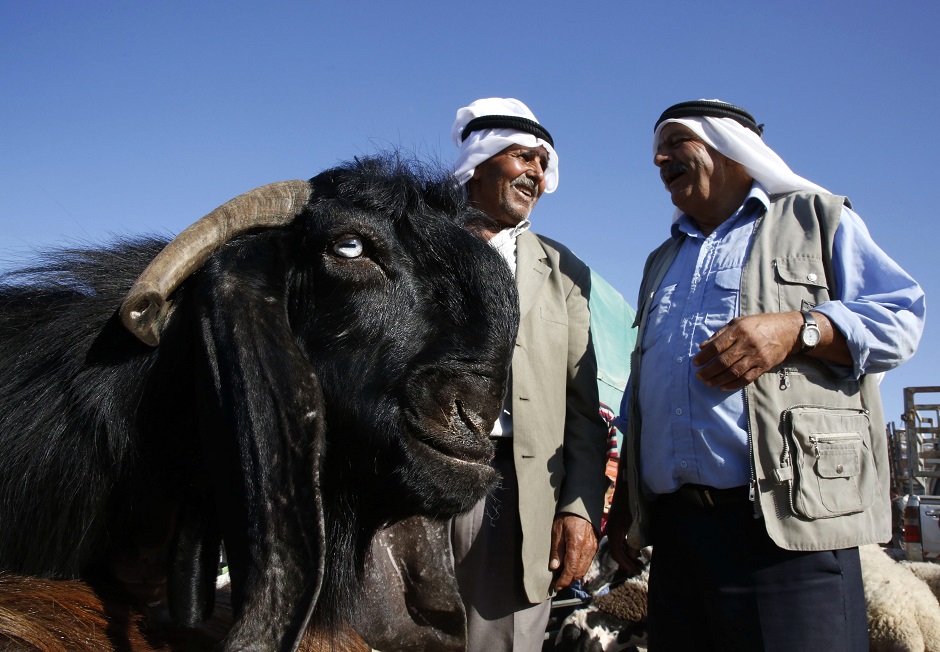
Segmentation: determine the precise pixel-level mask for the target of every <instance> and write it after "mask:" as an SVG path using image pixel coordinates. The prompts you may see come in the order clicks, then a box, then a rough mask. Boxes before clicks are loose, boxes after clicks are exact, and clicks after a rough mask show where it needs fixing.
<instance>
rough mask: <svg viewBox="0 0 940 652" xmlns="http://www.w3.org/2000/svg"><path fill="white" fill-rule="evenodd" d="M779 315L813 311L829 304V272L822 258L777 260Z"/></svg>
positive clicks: (791, 257) (804, 257)
mask: <svg viewBox="0 0 940 652" xmlns="http://www.w3.org/2000/svg"><path fill="white" fill-rule="evenodd" d="M774 270H775V273H776V279H777V301H778V305H777V311H778V312H789V311H791V310H810V309H812V308H815V307H816V306H817V305H819V304H820V303H824V302H826V301H828V300H829V286H828V284H827V283H826V268H825V266H824V265H823V261H822V259H821V258H814V257H809V256H789V257H785V258H775V259H774Z"/></svg>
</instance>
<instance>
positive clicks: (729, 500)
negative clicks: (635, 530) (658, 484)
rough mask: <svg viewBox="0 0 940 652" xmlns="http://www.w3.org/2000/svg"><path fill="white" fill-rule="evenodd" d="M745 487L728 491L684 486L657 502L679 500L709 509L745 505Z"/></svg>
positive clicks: (747, 491) (698, 486)
mask: <svg viewBox="0 0 940 652" xmlns="http://www.w3.org/2000/svg"><path fill="white" fill-rule="evenodd" d="M749 495H750V492H749V490H748V487H747V485H745V486H742V487H731V488H730V489H716V488H715V487H707V486H705V485H701V484H684V485H682V486H680V487H679V488H678V489H677V490H676V491H674V492H673V493H671V494H663V495H661V496H659V498H658V500H663V499H664V498H665V499H673V500H679V501H681V502H683V503H686V504H688V505H694V506H695V507H701V508H704V509H710V508H713V507H720V506H722V505H734V504H741V503H746V502H748V501H749V500H750V498H749Z"/></svg>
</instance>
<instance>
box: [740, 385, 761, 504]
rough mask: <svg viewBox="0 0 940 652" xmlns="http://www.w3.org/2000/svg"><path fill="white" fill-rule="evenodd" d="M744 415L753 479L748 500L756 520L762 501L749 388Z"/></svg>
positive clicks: (745, 393) (746, 393)
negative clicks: (759, 494) (755, 459)
mask: <svg viewBox="0 0 940 652" xmlns="http://www.w3.org/2000/svg"><path fill="white" fill-rule="evenodd" d="M743 392H744V414H745V415H747V416H746V420H747V449H748V451H749V453H750V460H749V461H750V463H751V469H750V470H751V478H750V480H749V481H748V490H747V498H748V500H750V501H751V503H752V504H753V505H754V518H760V501H759V500H757V464H756V462H755V461H754V455H755V453H754V435H753V434H752V428H751V410H750V409H749V407H748V398H747V395H748V392H747V387H745V388H744V390H743Z"/></svg>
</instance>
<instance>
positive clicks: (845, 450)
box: [621, 192, 891, 550]
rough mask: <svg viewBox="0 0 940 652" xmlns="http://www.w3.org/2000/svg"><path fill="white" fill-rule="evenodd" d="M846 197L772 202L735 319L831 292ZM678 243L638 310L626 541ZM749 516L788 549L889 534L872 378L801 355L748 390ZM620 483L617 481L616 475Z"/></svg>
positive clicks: (673, 242)
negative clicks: (645, 359) (654, 323)
mask: <svg viewBox="0 0 940 652" xmlns="http://www.w3.org/2000/svg"><path fill="white" fill-rule="evenodd" d="M843 203H845V204H847V205H849V203H848V200H847V199H846V198H845V197H840V196H836V195H823V194H814V193H806V192H796V193H787V194H783V195H774V196H772V197H771V202H770V208H769V209H768V210H767V212H766V214H765V215H764V216H763V217H760V218H758V220H757V222H756V223H755V226H754V233H753V235H752V238H751V243H750V254H749V255H748V258H747V261H746V262H745V264H744V269H743V271H742V274H741V286H740V293H741V296H740V306H741V314H742V315H750V314H761V313H775V312H789V311H794V310H810V309H812V308H813V307H815V306H816V305H818V304H821V303H823V302H825V301H828V300H829V298H830V295H831V294H835V292H834V289H835V278H834V276H833V273H832V242H833V237H834V235H835V231H836V228H837V227H838V225H839V218H840V216H841V212H842V205H843ZM681 242H682V238H681V237H680V238H678V239H672V238H670V240H668V241H667V242H666V243H664V244H663V245H662V246H661V247H660V248H659V249H657V250H656V251H654V252H653V253H652V254H651V255H650V257H649V259H648V260H647V263H646V268H645V270H644V274H643V282H642V283H641V287H640V297H639V300H638V302H637V303H638V307H637V326H638V333H637V346H636V348H635V350H634V353H633V356H634V357H633V369H634V370H635V372H634V377H633V378H634V380H635V381H637V382H634V383H633V386H632V389H633V391H632V392H631V398H630V401H631V408H630V423H629V427H628V429H627V437H626V442H625V445H626V446H628V447H629V448H628V450H632V452H633V455H632V458H631V459H632V463H630V464H627V465H625V466H627V468H626V469H625V472H626V478H625V480H626V481H627V482H628V483H629V484H628V490H629V491H630V495H631V499H630V503H631V511H632V514H633V524H632V527H631V531H630V536H629V542H630V545H631V546H633V547H636V548H640V547H642V546H643V545H646V544H647V543H648V542H649V540H648V536H647V532H646V521H647V520H648V519H646V514H645V513H646V508H647V505H646V504H645V501H644V497H643V496H642V491H641V489H640V484H639V475H638V470H637V467H636V462H637V460H638V459H639V432H640V427H639V426H640V419H641V415H640V414H639V413H638V407H637V401H636V397H637V396H638V394H637V389H638V384H639V382H642V359H641V358H642V356H641V353H640V349H641V346H640V343H641V342H642V340H643V330H644V328H645V325H646V323H647V321H648V319H647V317H648V313H649V310H650V302H651V301H650V300H651V299H652V296H653V294H654V293H655V292H656V290H657V289H658V287H659V285H660V283H661V282H662V279H663V276H664V275H665V274H666V271H667V270H668V269H669V266H670V265H671V264H672V262H673V261H674V260H675V257H676V255H677V253H678V250H679V246H680V244H681ZM744 402H745V408H746V410H747V425H748V438H749V440H750V448H751V472H752V476H751V477H752V493H753V494H754V497H755V506H754V507H755V515H758V516H762V517H763V519H764V523H765V524H766V527H767V533H768V534H769V535H770V538H771V539H772V540H773V541H774V542H775V543H776V544H777V545H778V546H780V547H781V548H785V549H788V550H837V549H841V548H850V547H854V546H859V545H863V544H868V543H879V542H883V541H887V540H888V539H890V537H891V509H890V498H889V481H890V480H889V477H890V474H889V467H888V448H887V436H886V434H885V425H884V416H883V414H882V409H881V397H880V395H879V393H878V384H877V381H876V380H875V379H874V378H871V377H869V376H863V377H862V378H861V380H860V381H856V380H854V379H851V378H850V379H840V378H836V377H835V376H834V375H833V373H832V371H831V370H830V369H829V367H827V366H826V365H825V364H823V363H822V362H820V361H818V360H816V359H815V358H811V357H809V356H805V355H796V356H793V357H791V358H789V359H787V360H785V361H784V362H783V363H782V364H780V365H779V366H778V367H775V368H774V369H771V370H769V371H767V372H766V373H764V374H763V375H762V376H761V377H760V378H758V379H757V380H756V381H754V382H753V383H751V384H750V385H748V386H747V387H746V388H745V390H744ZM621 481H623V478H622V479H621Z"/></svg>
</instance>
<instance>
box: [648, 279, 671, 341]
mask: <svg viewBox="0 0 940 652" xmlns="http://www.w3.org/2000/svg"><path fill="white" fill-rule="evenodd" d="M675 293H676V284H675V283H673V284H672V285H663V286H660V288H659V289H658V290H657V291H656V294H654V295H653V299H652V300H651V301H650V310H649V317H647V320H646V330H645V331H644V333H643V346H642V350H643V352H644V353H645V352H646V351H647V350H648V349H649V348H650V347H651V346H653V345H654V344H655V343H656V342H657V341H659V338H660V337H662V334H663V332H664V331H665V330H667V329H668V327H669V311H670V309H672V308H673V297H674V296H675Z"/></svg>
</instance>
